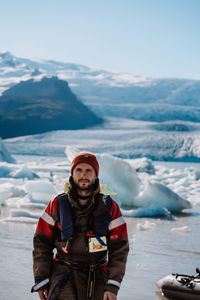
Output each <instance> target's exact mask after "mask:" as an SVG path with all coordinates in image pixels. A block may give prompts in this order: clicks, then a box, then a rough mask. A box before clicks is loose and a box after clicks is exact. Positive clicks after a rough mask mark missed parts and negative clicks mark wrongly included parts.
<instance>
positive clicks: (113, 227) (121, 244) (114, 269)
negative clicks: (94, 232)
mask: <svg viewBox="0 0 200 300" xmlns="http://www.w3.org/2000/svg"><path fill="white" fill-rule="evenodd" d="M110 213H111V216H112V220H111V223H110V225H109V241H108V265H107V273H108V281H107V284H106V286H105V290H107V291H110V292H112V293H114V294H117V293H118V290H119V288H120V285H121V281H122V279H123V277H124V274H125V269H126V261H127V256H128V251H129V244H128V233H127V226H126V223H125V221H124V218H123V217H122V214H121V211H120V209H119V206H118V205H117V203H116V202H115V201H114V200H112V199H111V209H110Z"/></svg>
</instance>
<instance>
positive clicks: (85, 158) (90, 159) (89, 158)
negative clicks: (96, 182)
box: [71, 152, 99, 176]
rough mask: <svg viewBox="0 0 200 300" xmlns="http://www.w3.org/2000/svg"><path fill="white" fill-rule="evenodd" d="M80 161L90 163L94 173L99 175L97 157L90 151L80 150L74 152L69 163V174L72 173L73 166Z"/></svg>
mask: <svg viewBox="0 0 200 300" xmlns="http://www.w3.org/2000/svg"><path fill="white" fill-rule="evenodd" d="M81 163H86V164H89V165H91V166H92V167H93V168H94V170H95V173H96V175H97V176H98V175H99V164H98V161H97V158H96V156H95V155H94V154H92V153H91V152H80V153H78V154H76V156H75V157H74V159H73V161H72V164H71V175H72V173H73V170H74V168H75V167H76V166H77V165H78V164H81Z"/></svg>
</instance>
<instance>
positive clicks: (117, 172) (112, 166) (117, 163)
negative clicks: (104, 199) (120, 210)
mask: <svg viewBox="0 0 200 300" xmlns="http://www.w3.org/2000/svg"><path fill="white" fill-rule="evenodd" d="M98 161H99V164H100V173H99V178H100V182H101V183H103V184H107V186H108V187H109V188H110V189H111V190H113V191H115V192H116V193H117V194H118V196H117V199H118V200H119V202H120V203H121V205H122V206H123V207H133V206H134V197H135V196H137V195H138V193H139V188H140V179H139V177H138V175H137V173H136V171H135V169H134V168H133V167H132V166H131V165H130V164H129V163H128V162H126V161H125V160H123V159H120V158H117V157H113V156H111V155H107V154H102V155H98Z"/></svg>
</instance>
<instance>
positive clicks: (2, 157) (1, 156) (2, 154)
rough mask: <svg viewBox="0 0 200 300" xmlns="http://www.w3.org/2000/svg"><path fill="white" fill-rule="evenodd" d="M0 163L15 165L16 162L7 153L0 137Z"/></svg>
mask: <svg viewBox="0 0 200 300" xmlns="http://www.w3.org/2000/svg"><path fill="white" fill-rule="evenodd" d="M0 161H5V162H8V163H12V164H14V163H16V160H15V159H14V158H13V157H12V156H11V155H10V153H9V152H8V150H7V148H6V146H5V145H4V143H3V141H2V138H1V137H0Z"/></svg>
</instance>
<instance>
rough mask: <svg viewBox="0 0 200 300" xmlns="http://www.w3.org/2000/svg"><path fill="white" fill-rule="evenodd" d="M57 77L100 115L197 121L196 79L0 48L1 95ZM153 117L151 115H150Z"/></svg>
mask: <svg viewBox="0 0 200 300" xmlns="http://www.w3.org/2000/svg"><path fill="white" fill-rule="evenodd" d="M44 76H50V77H51V76H57V77H58V78H59V79H62V80H66V81H67V82H68V83H69V86H70V88H71V89H72V91H73V92H74V93H75V94H76V95H77V96H78V98H79V99H81V100H82V101H83V102H84V104H86V105H88V106H90V109H92V110H93V111H94V112H95V113H96V114H98V115H99V116H100V117H106V116H112V117H121V118H132V119H138V120H154V121H157V122H160V121H167V120H184V121H193V122H200V81H199V80H189V79H176V78H169V79H155V78H146V77H141V76H134V75H131V74H125V73H121V72H116V71H106V70H100V69H94V68H89V67H86V66H83V65H78V64H72V63H64V62H58V61H53V60H39V59H27V58H19V57H15V56H14V55H12V54H11V53H10V52H0V93H2V92H3V91H5V90H6V89H8V88H10V87H11V86H13V85H15V84H16V83H19V82H20V81H25V80H29V79H34V80H41V78H43V77H44ZM152 118H153V119H152Z"/></svg>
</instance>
